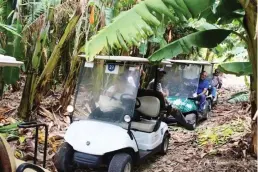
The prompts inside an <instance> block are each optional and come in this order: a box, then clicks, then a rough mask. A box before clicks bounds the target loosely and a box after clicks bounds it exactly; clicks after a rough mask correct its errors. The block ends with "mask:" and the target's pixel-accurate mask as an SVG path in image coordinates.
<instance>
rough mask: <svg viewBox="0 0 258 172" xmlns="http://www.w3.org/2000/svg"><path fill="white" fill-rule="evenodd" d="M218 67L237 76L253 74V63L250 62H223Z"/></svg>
mask: <svg viewBox="0 0 258 172" xmlns="http://www.w3.org/2000/svg"><path fill="white" fill-rule="evenodd" d="M218 68H219V69H220V70H221V72H223V73H226V74H233V75H236V76H243V75H247V76H250V75H252V74H253V71H252V64H251V63H250V62H229V63H222V64H220V65H219V66H218Z"/></svg>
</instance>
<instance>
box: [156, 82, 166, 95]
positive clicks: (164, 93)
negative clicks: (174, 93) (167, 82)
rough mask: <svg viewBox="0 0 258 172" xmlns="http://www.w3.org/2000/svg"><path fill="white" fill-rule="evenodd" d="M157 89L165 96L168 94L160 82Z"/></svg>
mask: <svg viewBox="0 0 258 172" xmlns="http://www.w3.org/2000/svg"><path fill="white" fill-rule="evenodd" d="M157 91H159V92H161V93H162V95H163V96H164V97H167V96H168V94H167V93H166V92H165V91H164V90H163V89H162V86H161V84H160V83H158V84H157Z"/></svg>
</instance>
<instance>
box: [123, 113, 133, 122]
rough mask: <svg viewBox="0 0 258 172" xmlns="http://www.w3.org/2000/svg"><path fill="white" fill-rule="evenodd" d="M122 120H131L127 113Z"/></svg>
mask: <svg viewBox="0 0 258 172" xmlns="http://www.w3.org/2000/svg"><path fill="white" fill-rule="evenodd" d="M124 120H125V122H127V123H129V122H131V117H130V116H129V115H125V116H124Z"/></svg>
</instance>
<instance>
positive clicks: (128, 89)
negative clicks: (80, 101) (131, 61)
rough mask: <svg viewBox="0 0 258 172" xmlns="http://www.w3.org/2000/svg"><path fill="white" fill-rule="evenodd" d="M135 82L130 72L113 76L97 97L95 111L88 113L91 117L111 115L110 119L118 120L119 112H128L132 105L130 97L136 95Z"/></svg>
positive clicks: (98, 117)
mask: <svg viewBox="0 0 258 172" xmlns="http://www.w3.org/2000/svg"><path fill="white" fill-rule="evenodd" d="M136 87H137V86H136V84H135V81H134V79H133V77H132V76H131V75H130V74H127V73H123V74H120V75H119V76H117V78H115V81H114V82H113V84H112V85H111V86H110V87H109V88H108V89H107V90H106V91H104V92H103V94H102V95H100V97H99V101H98V105H99V108H96V109H95V111H93V113H92V114H91V115H90V118H93V119H96V118H97V119H102V118H103V119H104V118H106V117H109V118H110V117H112V119H111V118H110V120H113V121H114V122H115V121H119V120H120V116H121V115H120V114H121V113H124V114H129V113H133V112H128V111H131V110H132V109H133V108H132V106H134V103H133V102H131V101H134V100H133V99H132V97H133V95H136V90H137V89H136Z"/></svg>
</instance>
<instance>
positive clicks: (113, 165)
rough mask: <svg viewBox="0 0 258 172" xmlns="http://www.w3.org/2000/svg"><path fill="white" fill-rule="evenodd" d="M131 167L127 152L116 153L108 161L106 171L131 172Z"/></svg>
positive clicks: (130, 158)
mask: <svg viewBox="0 0 258 172" xmlns="http://www.w3.org/2000/svg"><path fill="white" fill-rule="evenodd" d="M128 166H130V167H128ZM132 167H133V163H132V157H131V156H130V155H129V154H127V153H118V154H115V155H114V156H113V158H112V160H111V161H110V164H109V167H108V172H132ZM126 168H130V169H126ZM126 170H127V171H126Z"/></svg>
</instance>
